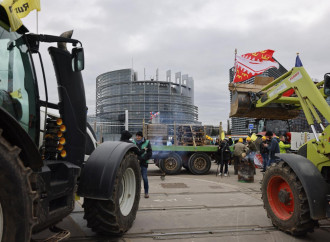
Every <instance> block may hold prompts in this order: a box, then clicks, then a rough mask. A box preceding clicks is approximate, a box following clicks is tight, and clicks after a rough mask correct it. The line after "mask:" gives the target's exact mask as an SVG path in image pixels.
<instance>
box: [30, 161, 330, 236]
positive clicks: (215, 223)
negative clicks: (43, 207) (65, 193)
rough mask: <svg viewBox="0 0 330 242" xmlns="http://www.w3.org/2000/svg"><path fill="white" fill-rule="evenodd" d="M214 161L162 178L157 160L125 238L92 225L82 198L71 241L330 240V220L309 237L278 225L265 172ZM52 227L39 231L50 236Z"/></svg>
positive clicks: (69, 223) (71, 220)
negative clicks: (224, 173) (240, 173)
mask: <svg viewBox="0 0 330 242" xmlns="http://www.w3.org/2000/svg"><path fill="white" fill-rule="evenodd" d="M216 169H217V167H216V165H215V164H214V163H213V164H212V167H211V170H210V173H209V174H207V175H199V176H196V175H191V174H190V173H189V172H188V171H186V170H185V169H182V171H181V173H180V174H179V175H174V176H166V177H165V180H162V179H160V175H161V173H160V171H159V169H158V168H157V167H155V166H154V165H150V167H149V170H148V175H149V185H150V198H149V199H145V198H144V197H143V196H142V195H141V201H140V206H139V210H138V213H137V217H136V220H135V222H134V224H133V227H132V228H131V229H130V230H129V231H128V232H127V233H126V234H125V235H124V236H122V237H119V238H114V237H100V236H99V235H97V234H95V233H93V232H92V231H91V230H90V229H88V228H87V227H86V221H85V220H84V219H83V209H82V208H81V204H82V200H79V201H77V202H76V208H75V210H74V212H73V213H72V214H71V215H70V216H68V217H67V218H66V219H64V220H63V222H61V223H60V224H59V227H61V228H63V229H67V230H69V231H70V233H71V234H70V238H68V239H67V240H66V241H134V242H142V241H155V240H170V241H173V242H175V241H196V242H202V241H226V242H227V241H329V240H330V220H323V221H320V225H321V226H320V228H317V229H315V232H314V233H309V234H307V235H306V236H304V237H293V236H291V235H288V234H286V233H283V232H281V231H278V230H277V229H276V228H274V227H273V226H272V223H271V221H270V219H268V218H267V215H266V212H265V210H264V208H263V203H262V200H261V192H260V181H261V179H262V173H261V172H260V171H259V170H257V174H256V175H255V177H254V182H252V183H242V182H238V180H237V176H235V175H233V167H230V168H229V171H230V176H229V177H219V176H216ZM48 236H49V233H48V232H47V231H45V232H43V233H40V234H38V235H36V236H34V237H35V238H36V239H38V240H41V239H43V238H47V237H48Z"/></svg>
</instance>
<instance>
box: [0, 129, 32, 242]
mask: <svg viewBox="0 0 330 242" xmlns="http://www.w3.org/2000/svg"><path fill="white" fill-rule="evenodd" d="M1 133H2V130H1V129H0V184H1V186H0V241H3V242H6V241H30V238H31V232H32V227H33V225H34V223H35V222H36V219H35V218H34V217H33V200H34V199H35V198H36V192H33V191H32V189H31V184H30V181H29V177H30V175H31V173H32V171H31V169H30V168H26V167H24V165H23V162H22V161H21V160H20V158H19V153H20V149H19V148H18V147H16V146H11V145H10V144H9V143H8V142H7V141H6V140H5V139H4V138H3V137H2V136H1Z"/></svg>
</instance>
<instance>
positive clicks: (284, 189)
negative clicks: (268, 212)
mask: <svg viewBox="0 0 330 242" xmlns="http://www.w3.org/2000/svg"><path fill="white" fill-rule="evenodd" d="M267 196H268V202H269V205H270V207H271V209H272V211H273V212H274V214H275V215H276V217H278V218H279V219H281V220H288V219H290V218H291V217H292V215H293V212H294V197H293V193H292V190H291V187H290V185H289V184H288V182H287V181H286V180H284V179H283V178H282V177H280V176H274V177H272V178H271V179H270V180H269V182H268V185H267Z"/></svg>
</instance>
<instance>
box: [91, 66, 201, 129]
mask: <svg viewBox="0 0 330 242" xmlns="http://www.w3.org/2000/svg"><path fill="white" fill-rule="evenodd" d="M177 74H178V73H177ZM136 77H137V74H136V73H134V70H133V69H123V70H116V71H111V72H107V73H104V74H101V75H99V76H98V77H97V78H96V118H97V119H99V120H103V121H109V122H122V123H123V122H124V121H125V116H124V115H125V110H128V113H129V115H128V117H129V120H128V123H129V130H130V131H131V132H135V131H138V130H141V129H142V122H143V119H144V120H145V122H148V121H149V120H150V112H159V113H160V117H159V121H160V123H164V124H173V123H174V122H176V123H178V124H187V123H196V122H198V108H197V107H196V106H194V105H193V97H194V95H193V91H194V90H193V79H192V78H191V77H189V81H185V82H181V79H180V81H179V82H178V83H177V82H176V81H175V82H171V81H157V80H153V79H151V80H143V81H138V80H136V79H135V78H136ZM185 79H187V80H188V75H185ZM122 129H123V127H121V128H119V129H116V128H115V127H113V128H111V130H108V131H106V132H110V133H120V131H121V130H122Z"/></svg>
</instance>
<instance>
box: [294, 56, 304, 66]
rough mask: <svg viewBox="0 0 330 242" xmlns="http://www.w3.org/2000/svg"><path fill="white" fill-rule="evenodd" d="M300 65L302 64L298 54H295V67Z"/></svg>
mask: <svg viewBox="0 0 330 242" xmlns="http://www.w3.org/2000/svg"><path fill="white" fill-rule="evenodd" d="M301 66H303V64H302V62H301V60H300V58H299V55H297V57H296V64H295V67H301Z"/></svg>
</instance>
